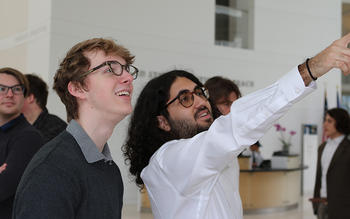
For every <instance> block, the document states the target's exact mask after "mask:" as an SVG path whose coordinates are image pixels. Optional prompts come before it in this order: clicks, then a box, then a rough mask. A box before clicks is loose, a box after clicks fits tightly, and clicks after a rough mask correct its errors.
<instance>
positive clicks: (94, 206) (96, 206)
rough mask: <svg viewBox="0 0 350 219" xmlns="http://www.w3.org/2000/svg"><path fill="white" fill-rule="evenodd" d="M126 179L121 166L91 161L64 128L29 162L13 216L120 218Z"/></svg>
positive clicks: (20, 218)
mask: <svg viewBox="0 0 350 219" xmlns="http://www.w3.org/2000/svg"><path fill="white" fill-rule="evenodd" d="M122 205H123V182H122V178H121V175H120V171H119V168H118V166H117V165H116V164H115V163H114V162H113V161H109V162H105V161H104V160H100V161H97V162H94V163H88V162H87V161H86V159H85V157H84V155H83V153H82V151H81V149H80V147H79V145H78V143H77V142H76V141H75V139H74V138H73V136H72V135H71V134H70V133H68V132H67V131H64V132H62V133H61V134H60V135H58V136H57V137H56V138H54V139H53V140H52V141H50V142H49V143H47V144H46V145H45V146H44V147H43V148H42V149H41V150H40V151H39V152H38V153H37V154H36V155H35V157H34V158H33V160H32V161H31V162H30V164H29V165H28V167H27V169H26V171H25V173H24V175H23V177H22V180H21V182H20V185H19V187H18V190H17V193H16V198H15V202H14V210H13V219H48V218H50V219H73V218H75V219H80V218H81V219H90V218H91V219H93V218H94V219H104V218H105V219H119V218H121V209H122Z"/></svg>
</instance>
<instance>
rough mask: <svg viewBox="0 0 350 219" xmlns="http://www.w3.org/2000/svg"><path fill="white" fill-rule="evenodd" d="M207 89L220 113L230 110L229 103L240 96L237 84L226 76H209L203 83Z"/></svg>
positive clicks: (223, 113) (224, 113) (226, 112)
mask: <svg viewBox="0 0 350 219" xmlns="http://www.w3.org/2000/svg"><path fill="white" fill-rule="evenodd" d="M204 87H206V88H207V89H208V91H209V96H210V100H211V101H212V102H213V103H214V104H215V105H216V108H217V109H218V110H219V111H220V113H221V114H222V115H226V114H228V113H229V112H230V109H231V104H232V103H233V102H234V101H235V100H237V99H238V98H240V97H241V96H242V94H241V91H240V90H239V88H238V86H237V85H236V84H235V83H234V82H233V81H232V80H229V79H227V78H223V77H220V76H215V77H212V78H209V79H208V80H207V81H206V82H205V83H204Z"/></svg>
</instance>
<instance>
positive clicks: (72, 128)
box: [66, 119, 113, 163]
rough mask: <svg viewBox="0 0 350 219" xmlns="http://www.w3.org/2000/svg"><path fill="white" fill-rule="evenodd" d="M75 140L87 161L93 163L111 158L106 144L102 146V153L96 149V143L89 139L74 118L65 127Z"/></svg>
mask: <svg viewBox="0 0 350 219" xmlns="http://www.w3.org/2000/svg"><path fill="white" fill-rule="evenodd" d="M66 130H67V132H69V133H70V134H71V135H72V136H73V137H74V139H75V140H76V141H77V143H78V145H79V147H80V149H81V151H82V152H83V155H84V157H85V159H86V161H87V162H88V163H94V162H97V161H100V160H106V161H107V160H113V158H112V156H111V152H110V150H109V147H108V144H107V143H106V144H105V145H104V147H103V150H102V153H101V152H100V151H99V150H98V149H97V146H96V144H95V143H94V142H93V141H92V140H91V138H90V137H89V136H88V134H87V133H86V132H85V131H84V129H83V128H82V127H81V126H80V125H79V123H78V122H77V121H76V120H74V119H73V120H71V121H70V123H69V124H68V126H67V128H66Z"/></svg>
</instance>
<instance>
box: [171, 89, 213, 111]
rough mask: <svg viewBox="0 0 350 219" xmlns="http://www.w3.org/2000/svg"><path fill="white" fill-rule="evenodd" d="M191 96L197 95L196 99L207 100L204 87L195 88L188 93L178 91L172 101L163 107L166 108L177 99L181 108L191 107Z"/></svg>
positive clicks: (207, 94)
mask: <svg viewBox="0 0 350 219" xmlns="http://www.w3.org/2000/svg"><path fill="white" fill-rule="evenodd" d="M193 94H195V95H197V96H198V97H200V98H202V99H204V100H208V99H209V92H208V90H207V89H206V88H205V87H199V86H196V87H195V88H194V89H193V91H189V90H182V91H180V92H179V93H178V94H177V96H176V97H175V98H174V99H172V100H171V101H170V102H169V103H167V104H166V105H165V108H167V107H168V106H169V105H170V104H172V103H173V102H174V101H175V100H177V99H179V102H180V104H181V105H182V106H184V107H186V108H188V107H190V106H192V105H193V102H194V96H193Z"/></svg>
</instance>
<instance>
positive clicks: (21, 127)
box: [8, 119, 42, 142]
mask: <svg viewBox="0 0 350 219" xmlns="http://www.w3.org/2000/svg"><path fill="white" fill-rule="evenodd" d="M8 135H9V137H10V138H13V139H17V140H19V139H23V138H24V139H26V140H27V142H29V141H40V142H41V141H42V135H41V133H40V132H39V130H37V129H36V128H35V127H33V126H32V125H30V124H29V123H28V122H27V120H25V119H23V120H21V121H20V122H18V123H17V124H16V125H15V126H14V127H12V128H11V130H10V131H9V132H8Z"/></svg>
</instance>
